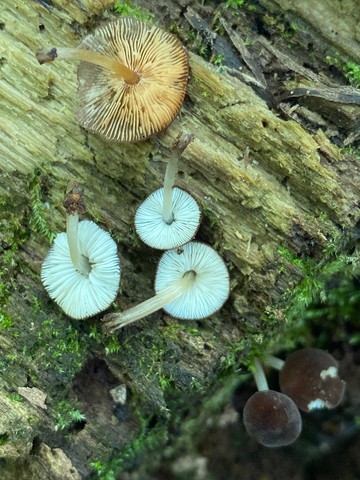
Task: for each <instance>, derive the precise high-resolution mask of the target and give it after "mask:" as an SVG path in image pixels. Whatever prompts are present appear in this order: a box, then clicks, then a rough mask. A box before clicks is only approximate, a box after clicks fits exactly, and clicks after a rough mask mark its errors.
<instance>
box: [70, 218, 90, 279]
mask: <svg viewBox="0 0 360 480" xmlns="http://www.w3.org/2000/svg"><path fill="white" fill-rule="evenodd" d="M78 225H79V215H78V214H77V213H75V214H70V215H67V216H66V235H67V240H68V244H69V252H70V258H71V261H72V263H73V265H74V267H75V268H76V270H77V271H78V272H79V273H81V274H82V275H85V276H88V275H89V273H90V272H91V266H90V263H89V260H88V259H87V258H85V257H84V256H83V255H82V254H81V253H80V251H79V244H78Z"/></svg>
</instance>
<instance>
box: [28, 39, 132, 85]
mask: <svg viewBox="0 0 360 480" xmlns="http://www.w3.org/2000/svg"><path fill="white" fill-rule="evenodd" d="M37 58H38V61H39V62H40V63H45V62H52V61H53V60H55V58H58V59H59V60H80V61H81V62H88V63H93V64H95V65H99V66H100V67H102V68H104V69H105V70H109V71H110V72H111V73H112V75H113V76H114V77H115V78H122V79H123V80H124V81H125V82H126V83H127V84H129V85H136V84H137V83H138V82H139V80H140V77H139V75H138V74H137V73H136V72H134V71H133V70H131V69H130V68H128V67H126V66H125V65H124V64H122V63H120V62H119V60H118V59H116V58H112V57H109V56H108V55H104V54H102V53H98V52H94V51H92V50H85V49H83V48H66V47H59V48H53V49H51V50H50V51H49V52H47V53H44V52H40V53H39V54H38V55H37Z"/></svg>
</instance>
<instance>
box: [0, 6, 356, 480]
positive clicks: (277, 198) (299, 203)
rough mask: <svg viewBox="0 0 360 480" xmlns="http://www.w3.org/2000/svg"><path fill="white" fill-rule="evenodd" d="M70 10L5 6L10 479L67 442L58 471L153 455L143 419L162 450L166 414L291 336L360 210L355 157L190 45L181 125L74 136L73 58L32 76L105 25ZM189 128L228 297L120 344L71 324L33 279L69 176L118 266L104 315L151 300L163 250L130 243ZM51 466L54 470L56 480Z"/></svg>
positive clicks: (0, 345) (0, 404)
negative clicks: (44, 61) (108, 237)
mask: <svg viewBox="0 0 360 480" xmlns="http://www.w3.org/2000/svg"><path fill="white" fill-rule="evenodd" d="M159 3H160V2H159ZM79 5H80V4H79ZM79 5H78V4H77V3H75V2H63V1H58V0H54V1H53V2H49V3H47V2H35V1H29V2H17V1H10V0H3V2H2V4H1V7H0V14H1V15H0V24H1V30H0V104H1V109H0V228H1V230H0V280H1V284H0V299H1V304H0V349H1V350H0V371H1V378H0V409H1V412H2V414H1V418H0V456H1V457H3V458H4V459H5V464H4V467H3V471H4V478H12V477H11V475H12V474H13V472H14V471H18V470H16V469H19V465H21V469H22V471H23V472H24V473H23V475H24V478H47V477H46V475H47V473H46V465H47V463H49V462H50V460H49V458H50V456H49V450H48V448H49V447H47V445H49V446H50V447H53V446H60V447H61V448H62V452H61V454H59V455H60V456H61V458H62V460H59V461H62V462H63V465H71V464H72V467H71V468H73V471H72V475H73V476H71V472H70V473H67V474H69V477H68V478H78V477H77V476H76V475H80V476H83V477H85V476H87V475H88V474H89V472H90V471H92V470H93V469H94V468H95V467H96V469H97V470H98V471H101V468H103V465H104V464H105V463H106V462H107V461H108V460H109V459H110V458H111V457H112V456H113V454H116V453H118V452H121V451H122V452H123V454H124V455H123V457H121V456H120V460H118V463H116V464H115V466H116V467H121V465H122V462H123V461H124V458H125V457H126V455H128V456H131V455H132V454H134V451H135V453H136V452H137V449H139V450H140V448H142V445H143V444H145V446H146V438H147V437H146V428H147V425H148V421H150V423H151V422H152V423H154V424H156V425H158V427H157V428H158V430H157V434H156V435H154V444H155V445H157V444H159V443H160V444H164V443H165V441H166V438H167V434H168V433H167V427H166V424H167V422H168V421H169V419H171V420H172V421H173V420H174V416H176V417H177V418H178V419H179V418H180V419H181V418H182V415H183V416H185V414H186V412H185V410H186V408H185V405H186V404H188V405H194V408H195V409H196V408H197V407H198V405H199V404H198V400H199V398H202V397H206V389H207V387H208V386H209V385H210V384H214V382H216V379H217V377H218V376H219V373H220V372H224V371H225V370H226V371H227V370H228V369H231V367H232V366H233V365H234V364H237V363H238V362H240V361H241V360H242V359H246V358H247V356H248V355H249V352H251V351H257V350H259V349H261V348H269V349H270V350H272V349H276V348H278V346H279V345H280V344H281V346H282V347H286V346H287V345H292V344H293V342H294V338H293V336H292V335H291V333H289V335H288V336H284V332H288V331H289V326H291V325H293V322H295V326H296V320H297V318H296V315H297V314H298V313H299V312H301V309H302V308H303V307H304V306H305V305H306V303H307V302H308V300H309V298H311V295H312V294H313V293H315V292H316V291H317V290H319V289H320V288H321V282H322V281H323V280H321V279H320V280H319V278H320V277H319V275H320V273H321V272H323V271H325V270H326V267H327V265H329V264H330V263H331V262H332V261H333V260H334V259H335V256H334V254H335V253H336V258H338V259H340V260H339V263H338V264H337V267H336V268H338V269H341V262H344V264H345V263H346V258H345V257H346V256H347V253H348V245H349V242H350V243H351V239H352V238H354V236H355V228H356V225H357V223H358V221H359V217H360V209H359V194H360V191H359V190H360V170H359V162H358V160H356V158H354V157H351V156H343V155H342V154H341V153H340V152H339V150H338V149H337V148H336V147H335V146H334V145H333V144H331V143H330V141H329V140H328V139H327V137H326V136H325V135H324V134H322V133H321V132H318V133H316V134H311V133H308V131H306V130H305V129H304V128H303V127H302V126H300V125H299V123H297V122H295V121H293V120H289V119H284V118H283V117H282V116H280V115H279V114H278V113H276V112H275V111H273V110H271V109H269V107H268V106H267V104H266V103H265V102H264V101H263V100H262V99H261V98H260V96H258V95H257V94H256V93H255V92H254V90H253V89H252V88H251V87H250V86H249V85H246V84H245V83H243V82H242V81H240V80H238V79H236V78H234V77H232V76H230V75H228V74H227V73H225V72H222V73H221V72H219V71H218V69H217V68H216V67H214V66H212V65H210V64H209V63H208V62H207V61H205V60H204V59H202V58H200V57H199V56H197V55H196V54H194V53H191V54H190V69H191V76H190V82H189V87H188V92H187V98H186V101H185V104H184V106H183V108H182V112H181V115H179V117H178V118H177V119H176V120H175V121H174V122H173V124H172V125H171V126H170V128H169V129H168V130H167V131H166V132H165V133H164V134H162V135H159V136H157V137H156V138H154V139H151V140H149V141H146V142H142V143H138V144H134V145H116V144H107V143H106V142H104V141H103V140H102V139H100V138H98V137H97V136H95V135H92V134H89V133H88V132H86V131H85V130H83V129H81V128H80V127H79V125H78V123H77V121H76V109H77V106H78V97H77V93H76V90H77V79H76V65H74V64H71V63H65V62H58V63H56V62H55V63H54V64H52V65H44V66H40V65H39V64H38V63H37V61H36V57H35V52H36V50H37V49H38V48H40V47H44V46H49V47H52V46H56V45H65V46H73V45H74V46H75V45H76V44H77V43H78V42H79V39H80V38H81V37H82V36H83V35H85V34H86V32H87V31H88V30H91V29H92V28H93V27H94V26H95V25H97V24H98V23H99V22H100V21H103V20H106V19H108V18H113V17H114V15H115V14H114V12H113V9H112V2H110V1H108V0H104V1H94V0H88V1H85V2H81V7H80V6H79ZM154 11H155V12H156V5H155V6H154ZM156 20H158V21H159V23H161V21H160V19H158V18H157V19H156ZM183 33H184V32H183ZM183 131H186V132H188V133H191V134H194V135H195V140H194V141H193V142H192V143H191V144H190V146H189V147H188V148H187V149H186V151H185V153H184V156H183V159H182V161H181V165H180V167H181V173H180V175H179V178H178V182H177V183H178V185H179V186H180V187H183V188H185V189H187V190H189V191H190V192H192V194H193V195H194V196H195V198H196V199H197V200H198V202H199V204H200V206H201V209H202V212H203V221H202V225H201V228H200V231H199V234H198V238H199V239H200V240H203V241H206V242H207V243H209V244H211V245H213V246H214V247H215V248H216V249H217V250H218V251H219V253H220V254H221V255H222V256H223V257H224V259H225V260H226V262H227V265H228V267H229V269H230V274H231V282H232V293H231V297H230V299H229V301H228V302H227V304H226V305H225V307H224V308H223V309H222V310H221V312H219V313H217V314H216V315H214V316H212V317H211V319H209V320H206V321H203V322H182V323H181V322H178V321H176V320H173V319H170V318H168V317H166V316H165V315H164V314H163V313H158V314H155V315H153V316H152V317H151V318H150V319H145V320H143V321H141V322H139V324H138V325H135V326H133V327H131V328H128V329H125V330H124V331H122V332H121V333H120V334H119V335H118V336H113V337H105V336H103V335H102V333H101V328H100V324H99V320H100V316H98V317H97V318H94V319H91V320H89V321H85V322H75V321H71V320H69V319H68V318H66V317H65V316H64V315H63V314H62V313H61V311H60V310H59V308H58V307H57V306H56V305H54V303H53V302H51V301H50V299H49V298H48V296H47V294H46V292H45V291H44V289H43V287H42V285H41V282H40V278H39V272H40V268H41V262H42V260H43V258H44V256H45V255H46V252H47V250H48V248H49V245H50V242H51V240H52V239H53V237H54V235H55V233H56V232H58V231H62V230H64V223H65V219H64V211H63V208H62V206H61V205H62V197H63V193H64V191H65V188H66V185H67V182H68V180H70V179H71V178H76V179H78V181H79V182H81V184H82V185H83V186H84V187H85V195H86V201H87V206H88V213H87V218H91V219H93V220H94V221H96V222H97V223H98V224H99V225H100V226H102V227H103V228H105V229H108V230H109V231H110V232H111V233H112V235H113V236H114V238H115V239H116V241H117V243H118V246H119V254H120V256H121V261H122V269H123V274H122V280H121V292H120V294H119V296H118V298H117V300H116V305H114V307H113V309H115V308H122V309H123V308H126V307H128V306H131V305H133V304H135V303H137V302H139V301H142V300H144V299H145V298H147V297H149V296H150V295H151V293H152V283H153V278H154V273H155V268H156V261H157V259H158V258H159V253H158V252H154V251H152V250H150V249H149V248H147V247H144V246H143V245H141V243H140V241H139V239H138V238H137V236H136V234H135V232H134V227H133V215H134V212H135V209H136V207H137V206H138V204H139V203H140V202H141V201H142V200H143V199H144V198H145V197H146V196H147V195H148V194H149V193H151V192H152V191H153V190H154V189H156V188H158V187H159V185H160V184H161V181H162V177H163V174H164V170H165V165H166V159H167V157H168V156H169V148H170V146H171V145H172V143H173V141H174V139H175V138H176V136H177V135H178V134H179V133H180V132H183ZM349 239H350V240H349ZM294 290H295V291H296V292H297V295H298V296H296V295H295V296H294V295H293V291H294ZM302 296H303V297H302ZM290 307H292V308H293V309H292V310H291V308H290ZM89 379H90V380H91V381H90V380H89ZM232 381H233V380H232ZM235 383H236V381H235ZM118 384H125V385H126V386H127V389H128V394H129V396H130V400H129V401H128V403H127V404H126V406H125V407H124V406H119V405H118V406H117V407H114V404H113V401H112V399H111V396H110V395H109V390H110V389H111V388H113V387H114V386H116V385H118ZM20 387H29V388H37V389H39V390H40V391H41V392H44V395H45V396H46V397H45V403H44V404H43V405H42V404H40V405H39V404H38V403H36V402H35V401H34V400H33V401H31V399H30V400H29V399H28V398H25V397H24V396H23V395H21V394H20V393H19V388H20ZM180 397H181V398H182V401H180V400H179V398H180ZM64 402H65V403H64ZM14 422H15V423H16V428H15V427H14ZM125 445H128V446H129V445H130V447H124V446H125ZM31 450H32V453H33V454H34V455H33V456H32V457H31V458H30V457H28V456H27V455H28V454H29V452H30V451H31ZM57 459H59V457H57ZM91 464H92V467H91ZM56 468H57V467H56V465H53V469H54V472H55V473H53V477H54V478H67V477H65V476H62V477H59V476H58V474H57V473H56V471H57V470H56ZM64 468H65V467H64ZM66 468H67V467H66ZM69 468H70V467H69ZM114 468H115V467H114ZM14 469H15V470H14ZM34 472H35V473H34ZM39 472H40V473H39ZM6 475H8V477H6ZM31 475H33V476H32V477H31ZM53 477H51V478H53ZM143 478H144V477H143Z"/></svg>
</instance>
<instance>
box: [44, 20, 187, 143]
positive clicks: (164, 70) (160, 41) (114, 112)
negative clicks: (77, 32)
mask: <svg viewBox="0 0 360 480" xmlns="http://www.w3.org/2000/svg"><path fill="white" fill-rule="evenodd" d="M37 58H38V60H39V62H40V63H45V62H51V61H53V60H55V58H57V59H59V60H60V59H64V60H80V61H81V63H80V65H79V68H78V79H79V95H80V104H81V106H80V111H79V114H78V118H79V122H80V124H81V125H82V126H83V127H84V128H86V129H87V130H90V131H91V132H94V133H97V134H99V135H101V136H103V137H104V138H106V139H107V140H113V141H117V142H135V141H139V140H144V139H146V138H148V137H149V136H151V135H154V134H155V133H158V132H161V131H162V130H164V129H165V128H166V127H167V126H168V125H169V124H170V123H171V122H172V121H173V120H174V118H175V116H176V115H177V113H178V112H179V110H180V107H181V105H182V102H183V100H184V96H185V90H186V85H187V81H188V75H189V66H188V56H187V53H186V51H185V49H184V47H183V46H182V45H181V43H180V42H179V41H178V40H177V38H176V37H174V36H173V35H171V34H170V33H168V32H165V31H163V30H161V29H160V28H158V27H155V26H153V25H147V24H146V23H144V22H141V21H139V20H135V19H133V18H128V17H122V18H120V19H118V20H117V21H115V22H110V23H108V24H106V25H104V26H101V27H99V28H97V29H96V30H95V31H94V32H93V33H92V34H91V35H89V36H87V37H86V38H84V40H83V41H82V42H81V43H80V45H79V47H78V48H52V49H51V50H50V51H45V52H44V51H41V52H39V53H38V54H37Z"/></svg>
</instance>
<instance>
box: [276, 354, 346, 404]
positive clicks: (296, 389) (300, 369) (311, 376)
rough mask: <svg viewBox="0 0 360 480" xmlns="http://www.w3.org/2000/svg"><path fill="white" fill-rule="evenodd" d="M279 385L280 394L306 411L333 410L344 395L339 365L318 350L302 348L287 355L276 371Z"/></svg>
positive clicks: (328, 355)
mask: <svg viewBox="0 0 360 480" xmlns="http://www.w3.org/2000/svg"><path fill="white" fill-rule="evenodd" d="M279 383H280V389H281V391H282V392H283V393H285V394H286V395H288V396H289V397H291V398H292V399H293V400H294V402H295V403H296V405H297V406H298V408H300V410H303V411H305V412H309V411H311V410H315V409H319V408H335V407H337V406H338V405H339V403H340V402H341V401H342V399H343V396H344V392H345V382H344V381H343V380H341V378H339V375H338V362H337V361H336V360H335V358H334V357H333V356H332V355H330V354H329V353H327V352H325V351H324V350H320V349H317V348H304V349H302V350H297V351H296V352H294V353H292V354H291V355H289V356H288V358H287V359H286V361H285V362H284V365H283V366H282V368H281V370H280V372H279Z"/></svg>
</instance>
